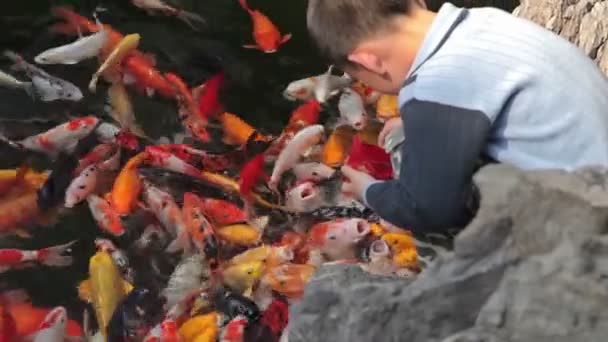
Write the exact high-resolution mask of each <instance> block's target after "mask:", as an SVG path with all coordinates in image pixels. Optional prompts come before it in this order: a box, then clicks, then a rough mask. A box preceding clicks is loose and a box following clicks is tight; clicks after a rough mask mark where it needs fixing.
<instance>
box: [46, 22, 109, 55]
mask: <svg viewBox="0 0 608 342" xmlns="http://www.w3.org/2000/svg"><path fill="white" fill-rule="evenodd" d="M97 23H98V25H99V28H100V29H99V31H97V32H95V33H93V34H92V35H90V36H86V37H80V38H78V39H77V40H76V41H74V42H72V43H69V44H66V45H62V46H58V47H54V48H51V49H48V50H46V51H44V52H42V53H40V54H38V55H37V56H36V57H34V61H35V62H36V63H38V64H76V63H79V62H81V61H83V60H85V59H88V58H93V57H95V56H97V55H98V54H99V51H100V50H101V48H102V47H103V46H104V45H105V44H106V41H107V40H108V31H106V30H105V29H104V28H103V25H102V24H101V23H100V22H99V21H97Z"/></svg>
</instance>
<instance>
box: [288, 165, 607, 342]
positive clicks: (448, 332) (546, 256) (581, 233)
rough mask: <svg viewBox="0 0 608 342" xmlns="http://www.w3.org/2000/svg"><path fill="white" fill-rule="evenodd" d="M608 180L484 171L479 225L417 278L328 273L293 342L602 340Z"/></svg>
mask: <svg viewBox="0 0 608 342" xmlns="http://www.w3.org/2000/svg"><path fill="white" fill-rule="evenodd" d="M607 176H608V171H607V170H605V169H594V168H589V169H585V170H580V171H577V172H575V173H567V172H561V171H533V172H522V171H519V170H517V169H515V168H512V167H508V166H504V165H500V166H498V165H493V166H488V167H485V168H483V169H482V170H481V171H480V172H479V173H478V174H477V175H476V176H475V182H476V184H477V185H478V186H479V188H480V191H481V204H480V209H479V212H478V214H477V216H476V217H475V219H474V220H473V221H472V222H471V224H469V226H468V227H467V228H466V229H465V230H464V231H463V232H461V233H460V234H459V235H458V236H457V237H456V240H455V242H454V250H453V251H452V252H449V253H446V254H444V255H440V256H439V257H438V259H436V260H435V261H434V262H433V263H432V264H431V265H430V266H429V267H428V268H427V269H425V270H424V271H423V272H422V273H421V274H420V275H419V277H418V278H417V279H415V280H413V281H409V282H408V281H404V280H403V279H396V278H389V277H378V276H372V275H369V274H367V273H365V272H363V271H362V270H360V269H359V267H357V266H348V265H333V266H325V267H322V268H321V269H320V270H319V271H318V272H316V274H315V275H314V276H313V279H312V280H311V282H310V283H309V284H308V286H307V287H306V290H305V293H304V298H303V300H302V301H301V303H299V304H296V305H293V306H292V308H291V311H290V317H291V319H290V332H289V333H290V341H291V342H294V341H403V340H408V341H424V342H429V341H443V342H482V341H485V342H503V341H551V342H556V341H605V340H606V336H608V311H606V310H605V309H604V307H605V306H606V305H608V205H606V204H608V191H607V188H608V187H607V186H606V185H607V184H606V182H608V177H607Z"/></svg>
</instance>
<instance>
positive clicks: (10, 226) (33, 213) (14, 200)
mask: <svg viewBox="0 0 608 342" xmlns="http://www.w3.org/2000/svg"><path fill="white" fill-rule="evenodd" d="M44 219H45V216H43V215H42V211H41V210H40V207H39V206H38V194H37V192H36V190H29V191H28V192H25V193H19V194H16V195H12V196H7V197H5V198H3V199H2V201H1V202H0V233H10V232H14V230H15V229H16V228H19V227H22V226H25V225H28V224H32V223H37V222H40V223H41V222H43V221H44Z"/></svg>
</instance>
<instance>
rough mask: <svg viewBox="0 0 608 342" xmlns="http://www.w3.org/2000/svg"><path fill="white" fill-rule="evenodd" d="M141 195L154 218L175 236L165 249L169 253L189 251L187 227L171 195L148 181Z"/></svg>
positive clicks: (189, 243)
mask: <svg viewBox="0 0 608 342" xmlns="http://www.w3.org/2000/svg"><path fill="white" fill-rule="evenodd" d="M143 195H144V200H145V202H146V203H147V204H148V205H149V206H150V209H152V212H153V213H154V215H155V216H156V218H157V219H158V220H159V221H160V222H161V223H162V224H163V226H164V227H165V228H166V229H167V230H169V231H170V232H171V233H172V234H173V235H174V236H175V240H173V242H171V243H170V244H169V246H167V248H166V251H167V252H169V253H175V252H178V251H183V252H184V253H186V254H187V253H189V252H190V249H191V242H190V235H189V234H188V227H186V224H185V223H184V220H183V217H182V212H181V210H180V208H179V207H178V206H177V204H176V203H175V201H174V199H173V197H172V196H171V195H170V194H168V193H166V192H164V191H162V190H160V189H159V188H156V187H154V186H153V185H152V184H150V183H148V182H145V183H144V193H143Z"/></svg>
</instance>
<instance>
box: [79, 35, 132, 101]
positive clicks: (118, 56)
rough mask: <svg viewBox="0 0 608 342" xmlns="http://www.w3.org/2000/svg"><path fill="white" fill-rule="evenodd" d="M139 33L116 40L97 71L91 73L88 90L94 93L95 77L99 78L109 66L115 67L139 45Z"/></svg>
mask: <svg viewBox="0 0 608 342" xmlns="http://www.w3.org/2000/svg"><path fill="white" fill-rule="evenodd" d="M140 38H141V37H140V35H139V34H137V33H133V34H129V35H126V36H125V37H124V38H122V39H121V40H120V42H118V44H117V45H116V47H115V48H114V50H112V52H111V53H110V55H109V56H108V58H106V60H105V61H104V62H103V64H102V65H101V66H100V67H99V69H97V71H96V72H95V73H94V74H93V77H92V78H91V82H90V83H89V90H90V91H91V92H92V93H94V92H95V91H96V89H97V79H99V75H101V74H103V73H105V72H106V71H108V70H110V68H115V67H117V66H118V65H120V63H121V62H122V60H123V59H124V58H125V57H126V56H127V55H128V54H129V53H131V52H133V51H134V50H135V49H137V46H138V45H139V39H140Z"/></svg>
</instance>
